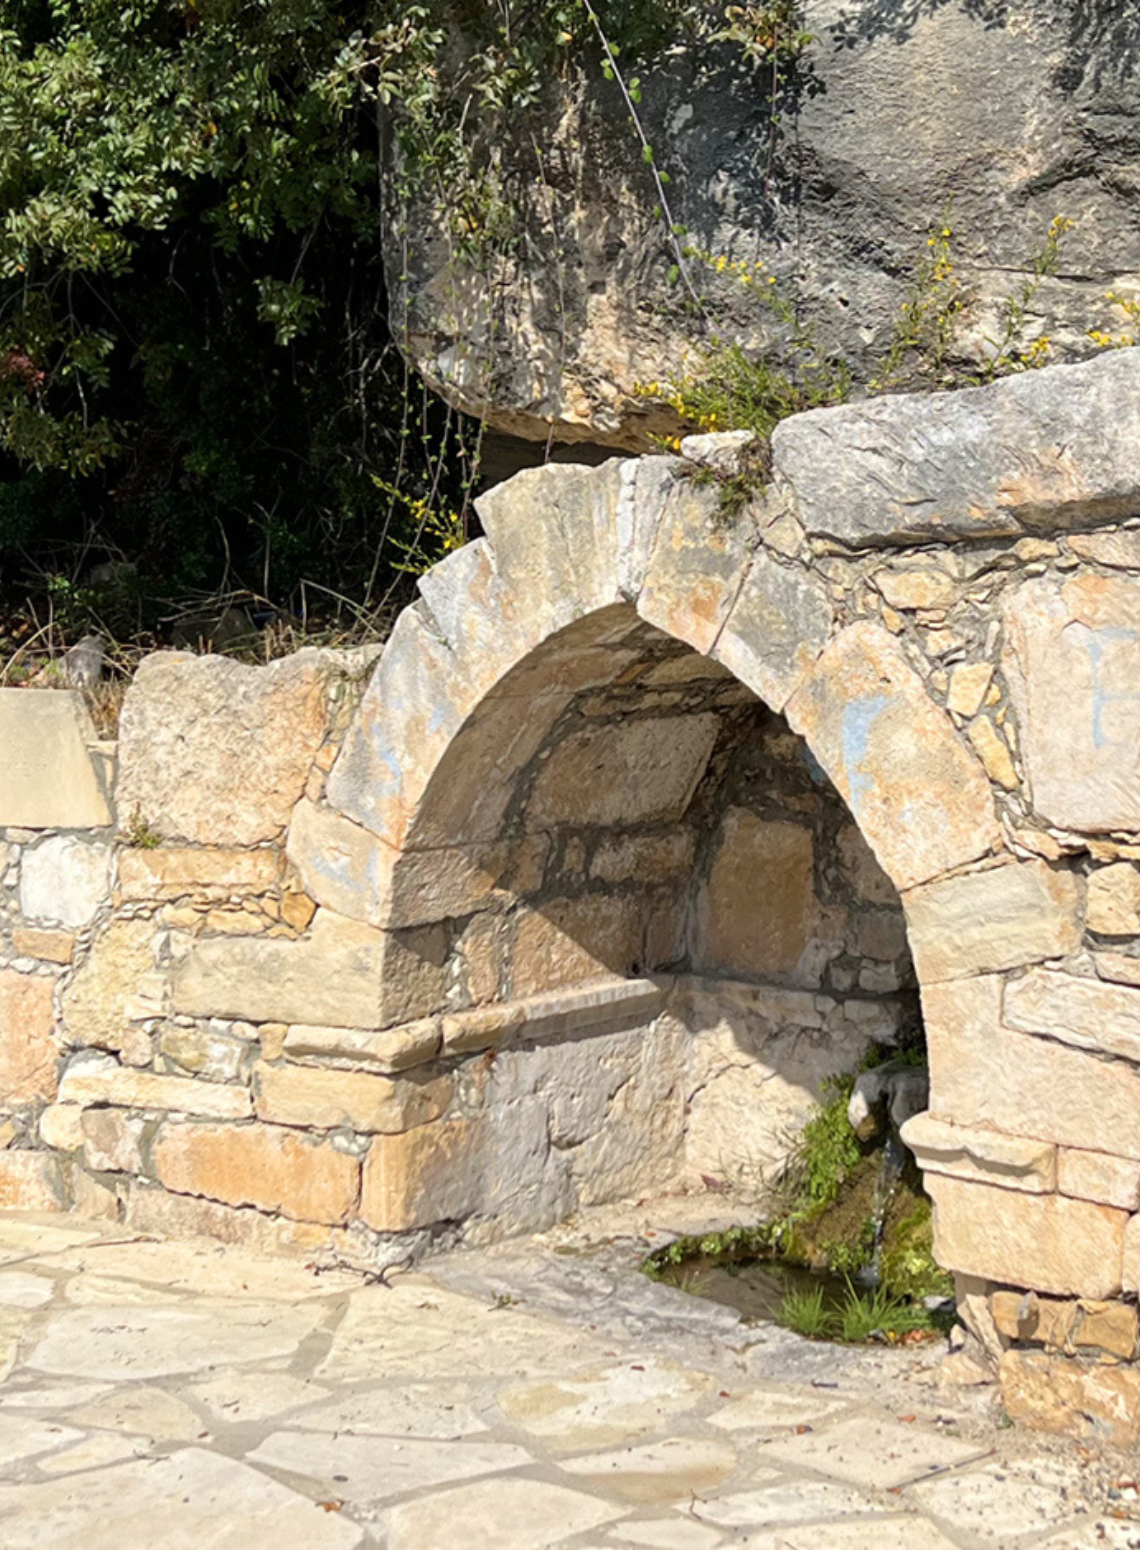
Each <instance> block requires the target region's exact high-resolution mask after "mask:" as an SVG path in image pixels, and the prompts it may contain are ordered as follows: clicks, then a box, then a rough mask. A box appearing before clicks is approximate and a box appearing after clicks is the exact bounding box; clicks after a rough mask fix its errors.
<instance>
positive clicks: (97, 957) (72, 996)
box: [62, 919, 165, 1050]
mask: <svg viewBox="0 0 1140 1550" xmlns="http://www.w3.org/2000/svg"><path fill="white" fill-rule="evenodd" d="M155 937H156V932H155V926H154V923H153V922H152V921H149V920H127V919H118V920H112V921H111V923H110V925H108V926H107V927H106V928H105V929H104V930H103V931H101V932H100V933H99V935H98V936H97V937H96V938H95V943H94V945H93V947H92V949H91V952H90V953H89V954H88V956H87V958H86V959H85V960H84V961H83V963H82V964H80V966H79V969H78V970H77V972H76V974H75V976H74V978H73V979H72V980H71V981H70V983H69V984H68V986H67V988H66V989H65V990H64V992H63V997H62V1014H63V1026H64V1029H65V1031H66V1034H67V1037H68V1038H69V1039H70V1040H71V1042H72V1043H74V1044H87V1045H91V1046H93V1047H96V1048H100V1049H112V1050H117V1049H121V1048H122V1045H123V1040H124V1036H125V1035H126V1034H127V1032H128V1029H129V1025H130V1021H131V1016H132V1013H133V1012H135V1011H136V1010H141V1008H137V1007H136V1002H137V1001H138V998H139V995H140V991H141V990H143V989H144V988H147V987H151V988H156V989H157V991H158V995H157V999H156V1000H155V1001H154V1004H153V1005H152V1006H151V1007H150V1009H149V1011H147V1012H145V1013H144V1015H149V1016H151V1017H158V1016H161V1014H162V999H161V997H162V994H163V991H164V988H165V987H164V986H163V984H162V982H161V981H160V982H159V985H158V987H152V982H153V980H154V977H155V975H154V970H155V959H154V948H155Z"/></svg>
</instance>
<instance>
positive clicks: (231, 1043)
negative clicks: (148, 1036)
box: [158, 1023, 253, 1082]
mask: <svg viewBox="0 0 1140 1550" xmlns="http://www.w3.org/2000/svg"><path fill="white" fill-rule="evenodd" d="M158 1049H159V1054H160V1055H161V1056H162V1057H163V1059H164V1060H165V1061H169V1062H170V1063H171V1064H172V1065H175V1066H177V1067H178V1068H179V1069H180V1070H181V1071H185V1072H189V1073H190V1075H191V1076H198V1077H201V1078H202V1079H203V1080H204V1081H207V1082H236V1081H242V1080H244V1079H245V1078H246V1075H247V1073H248V1070H249V1067H250V1065H251V1063H252V1058H253V1053H252V1050H251V1049H250V1046H249V1044H248V1043H247V1042H246V1041H245V1040H244V1039H235V1038H232V1037H231V1036H230V1035H229V1034H225V1033H215V1032H213V1031H212V1030H210V1029H207V1028H181V1027H179V1026H178V1024H177V1023H168V1024H167V1025H166V1027H164V1028H163V1030H162V1032H161V1034H160V1035H159V1040H158Z"/></svg>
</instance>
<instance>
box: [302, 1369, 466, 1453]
mask: <svg viewBox="0 0 1140 1550" xmlns="http://www.w3.org/2000/svg"><path fill="white" fill-rule="evenodd" d="M476 1394H477V1390H476V1389H475V1388H474V1387H473V1385H472V1384H470V1383H464V1382H461V1381H460V1382H448V1381H447V1380H446V1379H445V1380H441V1381H437V1382H435V1383H409V1384H406V1385H405V1386H404V1387H402V1388H377V1389H370V1390H369V1391H368V1392H366V1393H362V1394H346V1395H343V1396H342V1397H340V1398H339V1399H335V1400H332V1401H331V1402H330V1403H329V1404H327V1405H318V1407H317V1408H316V1409H315V1410H312V1409H309V1410H306V1411H305V1413H304V1414H303V1415H300V1416H297V1417H296V1419H295V1424H296V1425H297V1426H303V1427H305V1428H306V1430H308V1431H313V1432H345V1433H353V1432H363V1433H371V1434H375V1435H378V1436H388V1437H437V1438H448V1437H471V1436H474V1435H475V1434H476V1433H477V1432H485V1431H487V1429H488V1428H487V1423H486V1421H485V1420H484V1419H483V1417H482V1415H481V1414H480V1412H479V1410H478V1408H477V1406H476ZM487 1408H489V1407H488V1404H487V1402H486V1401H484V1402H483V1405H482V1409H483V1410H484V1411H485V1410H486V1409H487Z"/></svg>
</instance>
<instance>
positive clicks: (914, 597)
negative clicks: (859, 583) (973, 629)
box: [874, 565, 957, 613]
mask: <svg viewBox="0 0 1140 1550" xmlns="http://www.w3.org/2000/svg"><path fill="white" fill-rule="evenodd" d="M874 581H875V585H876V586H877V587H878V589H879V591H880V592H881V593H882V595H883V597H884V598H885V599H886V601H887V602H888V603H889V604H890V606H891V607H892V608H897V609H899V610H900V611H901V612H903V613H913V612H914V611H915V610H916V609H919V608H950V607H951V606H952V605H953V603H954V600H955V598H956V596H957V587H956V585H955V582H954V578H953V576H950V575H948V574H947V573H946V571H944V570H937V569H936V568H935V567H934V566H932V565H925V566H918V567H915V568H909V569H900V570H878V571H876V572H875V576H874Z"/></svg>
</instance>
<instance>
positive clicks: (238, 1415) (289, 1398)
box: [188, 1367, 329, 1425]
mask: <svg viewBox="0 0 1140 1550" xmlns="http://www.w3.org/2000/svg"><path fill="white" fill-rule="evenodd" d="M188 1392H189V1393H190V1394H191V1395H193V1397H194V1399H195V1401H196V1402H197V1403H199V1404H201V1405H204V1406H205V1407H206V1409H207V1410H208V1411H209V1412H210V1414H211V1415H212V1416H213V1417H214V1419H215V1420H217V1421H224V1422H226V1423H227V1424H228V1425H233V1424H235V1423H238V1422H243V1423H244V1422H246V1421H268V1420H275V1419H277V1418H278V1417H282V1416H285V1415H287V1414H289V1413H290V1412H292V1411H294V1410H298V1409H300V1408H302V1407H304V1406H309V1405H313V1404H317V1403H319V1402H320V1401H321V1400H322V1399H327V1398H328V1395H329V1391H328V1389H326V1388H323V1387H322V1386H321V1385H320V1384H319V1383H314V1382H313V1380H312V1379H311V1378H295V1377H293V1376H292V1375H291V1374H290V1373H287V1372H271V1371H269V1370H267V1369H266V1368H264V1367H259V1368H257V1369H254V1370H251V1371H248V1372H243V1371H242V1370H241V1369H240V1368H234V1369H233V1370H232V1371H230V1372H223V1373H218V1374H217V1375H216V1376H215V1377H212V1378H210V1379H208V1380H207V1381H206V1382H205V1383H195V1384H193V1385H192V1386H191V1387H190V1389H189V1390H188ZM305 1424H306V1425H311V1424H312V1423H311V1421H310V1418H309V1417H308V1416H306V1417H305Z"/></svg>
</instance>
